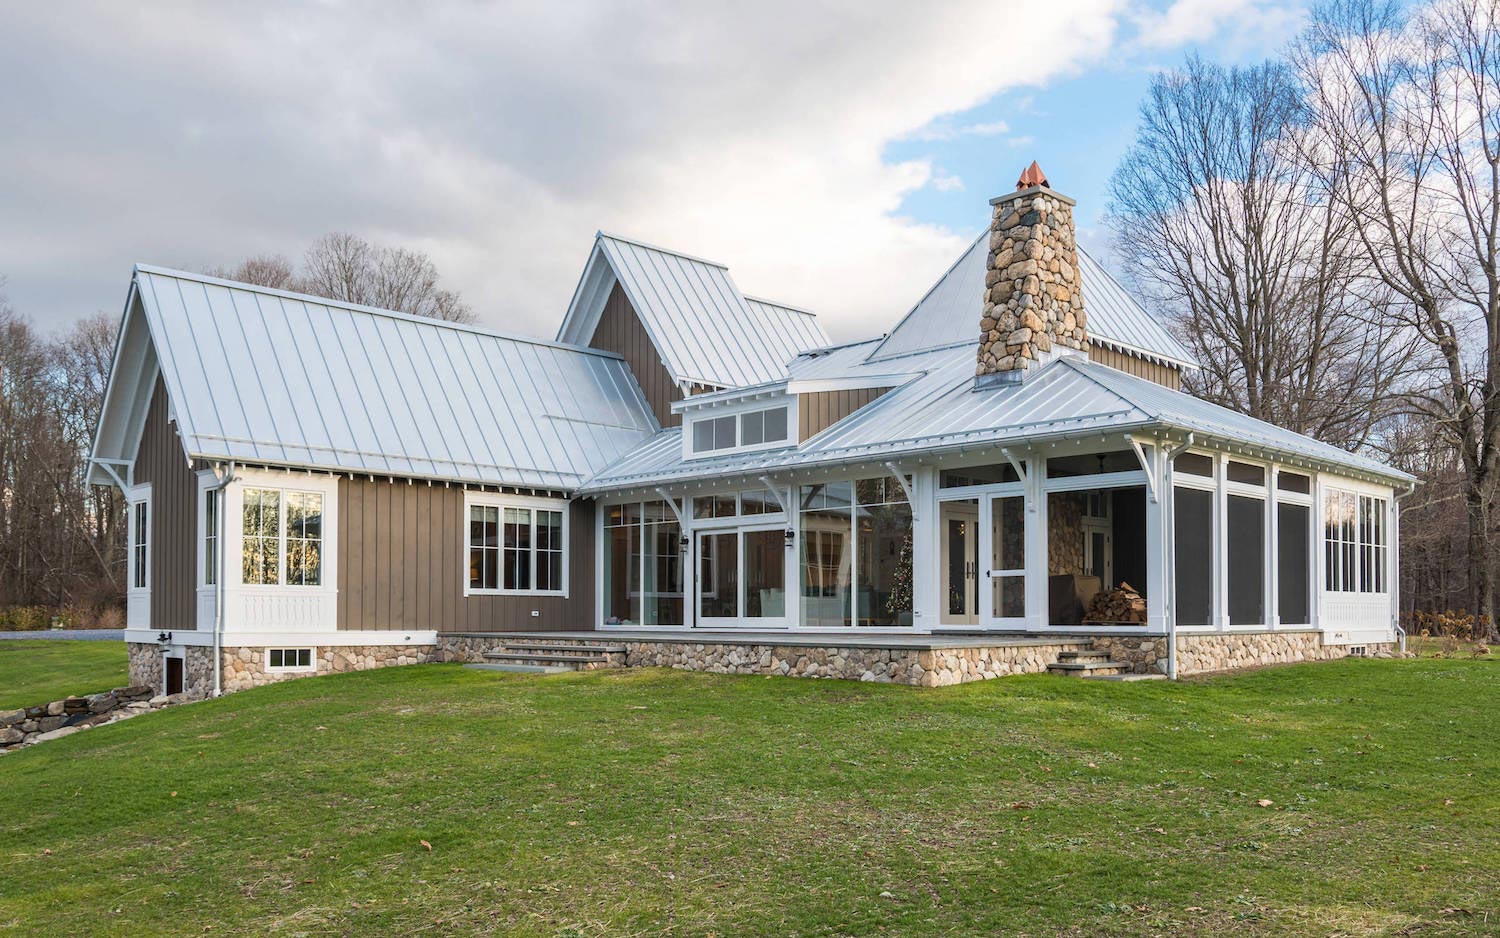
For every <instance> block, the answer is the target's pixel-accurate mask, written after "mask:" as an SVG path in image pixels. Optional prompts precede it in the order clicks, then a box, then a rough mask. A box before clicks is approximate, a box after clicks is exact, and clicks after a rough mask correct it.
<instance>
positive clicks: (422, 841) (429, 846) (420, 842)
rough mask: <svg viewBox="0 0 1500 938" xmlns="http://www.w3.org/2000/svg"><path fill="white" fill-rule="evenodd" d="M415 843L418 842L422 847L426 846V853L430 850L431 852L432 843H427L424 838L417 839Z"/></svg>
mask: <svg viewBox="0 0 1500 938" xmlns="http://www.w3.org/2000/svg"><path fill="white" fill-rule="evenodd" d="M417 843H419V844H421V845H422V846H424V847H426V848H427V852H428V853H431V852H432V844H430V843H428V842H427V841H425V840H419V841H417Z"/></svg>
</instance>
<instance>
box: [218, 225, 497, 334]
mask: <svg viewBox="0 0 1500 938" xmlns="http://www.w3.org/2000/svg"><path fill="white" fill-rule="evenodd" d="M303 268H304V270H303V272H302V273H300V274H299V273H298V272H297V270H296V269H295V268H294V267H293V265H292V263H291V262H290V261H288V260H287V259H286V258H285V257H282V256H281V255H279V254H272V255H260V256H256V257H252V258H249V259H248V260H245V261H243V262H241V263H240V264H238V265H236V266H234V267H219V268H214V269H212V270H209V271H207V273H208V274H209V275H211V276H214V277H220V278H223V279H225V280H237V281H239V282H241V283H253V284H256V285H258V286H263V287H272V288H274V289H278V290H291V291H294V292H297V293H310V294H312V295H314V296H325V297H328V298H329V299H331V300H341V301H343V302H345V303H358V304H360V305H362V306H374V307H378V308H380V309H394V310H398V311H400V312H403V313H411V314H412V315H414V316H430V317H431V318H433V319H442V320H445V321H447V322H473V321H474V311H473V310H471V309H470V308H469V306H468V304H466V303H465V302H464V301H463V298H462V297H460V296H459V295H458V294H457V293H455V292H453V291H451V290H445V289H443V288H442V287H441V286H439V284H438V272H437V266H436V265H435V264H433V262H432V259H431V258H430V257H428V256H427V255H426V254H423V253H421V252H420V251H412V250H409V249H407V248H392V247H383V246H380V245H376V244H371V243H370V242H369V241H366V240H365V239H364V238H361V237H358V236H357V235H352V234H347V233H345V232H338V231H336V232H333V233H331V234H326V235H324V236H323V237H321V238H319V239H318V240H317V241H315V242H313V245H312V247H310V248H308V250H307V253H306V254H305V255H304V257H303Z"/></svg>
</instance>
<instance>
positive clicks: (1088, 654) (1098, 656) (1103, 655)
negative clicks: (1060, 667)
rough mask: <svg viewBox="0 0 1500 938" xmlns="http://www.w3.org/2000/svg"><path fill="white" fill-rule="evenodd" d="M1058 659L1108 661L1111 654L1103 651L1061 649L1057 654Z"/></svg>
mask: <svg viewBox="0 0 1500 938" xmlns="http://www.w3.org/2000/svg"><path fill="white" fill-rule="evenodd" d="M1057 660H1058V661H1060V662H1061V661H1072V662H1095V661H1108V660H1109V654H1108V653H1107V652H1102V651H1061V652H1058V654H1057Z"/></svg>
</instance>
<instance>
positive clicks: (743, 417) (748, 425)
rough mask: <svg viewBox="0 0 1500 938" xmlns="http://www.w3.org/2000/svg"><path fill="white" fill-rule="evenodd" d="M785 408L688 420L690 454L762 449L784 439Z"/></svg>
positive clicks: (785, 426)
mask: <svg viewBox="0 0 1500 938" xmlns="http://www.w3.org/2000/svg"><path fill="white" fill-rule="evenodd" d="M787 424H788V420H787V408H786V407H784V406H783V407H768V408H764V409H761V410H747V411H741V412H740V413H738V414H728V415H725V416H723V417H700V418H698V419H697V420H693V421H692V440H693V453H694V454H705V453H717V452H720V451H723V450H730V449H766V448H769V447H773V446H779V445H781V444H783V443H785V442H786V441H787Z"/></svg>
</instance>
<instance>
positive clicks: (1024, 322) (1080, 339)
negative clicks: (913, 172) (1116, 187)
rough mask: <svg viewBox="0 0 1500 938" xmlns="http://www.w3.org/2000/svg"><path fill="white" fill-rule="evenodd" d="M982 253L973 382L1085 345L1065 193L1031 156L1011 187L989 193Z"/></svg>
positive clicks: (1001, 378) (1007, 377)
mask: <svg viewBox="0 0 1500 938" xmlns="http://www.w3.org/2000/svg"><path fill="white" fill-rule="evenodd" d="M990 205H992V206H993V207H994V212H993V214H992V215H991V216H990V259H989V265H988V267H987V268H986V272H985V276H984V288H985V293H984V317H983V318H982V319H981V320H980V321H979V367H978V368H977V369H976V370H975V372H974V373H975V374H976V375H977V376H978V379H977V383H979V384H991V383H1003V382H1006V381H1019V380H1021V379H1022V378H1024V377H1025V372H1026V369H1027V368H1031V367H1035V366H1036V365H1037V364H1039V363H1040V362H1041V361H1043V360H1045V359H1046V358H1049V357H1051V356H1052V355H1053V354H1055V353H1056V352H1059V351H1063V350H1074V351H1079V352H1087V351H1088V341H1089V335H1088V322H1087V320H1086V318H1085V317H1084V313H1083V295H1082V294H1081V293H1080V292H1079V289H1078V244H1077V241H1076V232H1075V229H1074V227H1073V205H1074V202H1073V200H1072V199H1070V198H1068V197H1067V196H1065V195H1061V194H1059V193H1057V192H1054V191H1052V187H1051V186H1050V185H1048V184H1047V177H1046V176H1044V175H1043V174H1042V168H1041V167H1040V166H1038V165H1037V164H1036V163H1034V162H1033V163H1032V164H1031V165H1030V166H1028V167H1027V168H1026V171H1025V172H1024V173H1022V174H1021V178H1020V179H1019V180H1017V181H1016V191H1015V192H1012V193H1010V194H1008V195H1002V196H1000V197H999V198H998V199H992V200H990Z"/></svg>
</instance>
